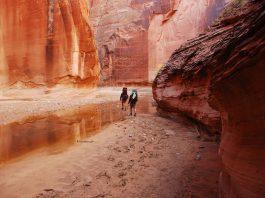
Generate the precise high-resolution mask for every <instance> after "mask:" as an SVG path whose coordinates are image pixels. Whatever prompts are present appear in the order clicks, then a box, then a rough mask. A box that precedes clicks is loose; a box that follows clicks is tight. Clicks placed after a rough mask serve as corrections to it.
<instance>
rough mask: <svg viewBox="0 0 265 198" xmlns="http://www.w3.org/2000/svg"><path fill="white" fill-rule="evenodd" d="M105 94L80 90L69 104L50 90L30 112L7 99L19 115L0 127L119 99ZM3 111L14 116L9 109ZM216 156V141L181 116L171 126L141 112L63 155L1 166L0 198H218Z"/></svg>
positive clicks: (37, 155) (25, 103) (36, 155)
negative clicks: (200, 133) (201, 136)
mask: <svg viewBox="0 0 265 198" xmlns="http://www.w3.org/2000/svg"><path fill="white" fill-rule="evenodd" d="M107 90H108V89H102V90H97V91H94V92H93V91H92V92H90V94H89V96H88V95H87V91H84V92H80V90H79V91H78V93H76V95H74V94H73V92H71V94H70V95H69V97H67V93H65V92H60V93H59V92H56V91H54V93H49V94H48V96H49V97H47V98H45V99H43V97H41V95H38V94H36V98H37V97H39V99H37V100H36V99H35V103H34V105H33V104H31V102H32V101H31V102H29V103H28V101H21V100H20V101H18V102H14V101H12V100H8V101H5V102H6V103H8V105H11V106H12V105H13V107H16V108H19V107H21V113H20V114H19V115H20V116H17V115H15V116H11V117H9V116H8V114H6V118H8V119H5V121H6V122H7V121H10V120H16V119H17V118H21V117H23V116H24V117H26V116H28V115H31V114H34V115H37V114H41V113H43V112H44V113H45V112H48V111H54V110H57V109H59V108H69V107H71V106H79V105H80V106H82V105H83V104H88V103H90V102H92V103H93V102H95V99H96V102H95V103H100V102H103V101H104V102H107V101H111V100H117V96H118V95H119V93H120V92H119V89H117V90H114V91H113V90H111V91H109V92H108V91H107ZM55 93H56V94H55ZM63 93H64V94H65V95H64V94H63ZM140 93H142V95H146V96H147V97H148V95H149V97H151V96H150V89H149V90H148V89H145V88H143V89H142V90H140ZM59 96H60V97H59ZM106 96H107V97H106ZM24 97H25V95H24ZM33 98H34V97H33ZM62 98H63V99H62ZM65 98H67V100H66V99H65ZM69 99H71V100H70V101H69ZM46 100H49V101H50V103H47V101H46ZM44 101H46V102H44ZM2 102H4V101H2ZM16 103H17V104H16ZM57 103H59V104H58V105H57V106H55V107H53V105H54V104H57ZM21 104H23V105H21ZM76 104H77V105H76ZM1 105H3V104H1ZM100 105H101V104H100ZM139 105H140V104H139ZM25 107H27V108H28V109H26V110H25ZM32 107H33V108H32ZM40 107H41V108H43V110H42V111H41V112H39V111H38V108H40ZM35 108H36V109H35ZM112 108H117V110H118V111H120V107H119V106H113V105H112ZM32 109H34V110H32ZM111 111H113V109H111ZM9 112H15V109H11V110H10V111H9ZM100 116H101V117H102V116H104V114H101V115H100ZM68 117H69V116H68ZM70 117H72V116H70ZM77 119H80V118H77ZM66 120H67V122H70V124H71V123H72V122H73V121H71V120H69V118H67V119H65V120H64V122H66ZM82 122H83V121H82V120H81V121H80V123H82ZM48 123H50V121H48ZM60 123H61V121H60ZM73 126H76V125H75V124H73ZM54 127H56V125H55V126H54ZM35 130H37V128H35ZM79 131H80V129H79ZM31 133H35V131H34V130H32V131H31ZM49 138H50V135H49V136H48V140H49ZM23 141H26V140H24V139H23ZM217 149H218V145H217V144H216V143H215V142H206V141H201V140H199V139H198V138H197V133H196V130H195V127H194V126H193V125H192V124H191V123H189V122H188V121H186V120H185V119H183V118H182V117H176V119H175V121H172V120H169V119H166V118H162V117H159V116H158V115H157V114H156V113H155V112H152V111H150V112H142V113H139V114H138V115H137V116H136V117H131V116H126V114H125V117H124V118H123V119H122V120H121V121H117V122H115V120H114V122H113V123H111V124H109V125H107V126H106V127H103V128H101V129H100V131H99V132H98V133H95V134H93V135H91V136H89V137H88V138H86V139H82V141H78V142H76V143H75V144H73V145H71V146H69V147H67V148H66V149H64V150H63V151H60V152H58V153H57V152H50V153H49V154H43V153H38V152H37V153H34V154H32V155H28V156H26V157H23V158H22V159H21V160H16V161H14V162H11V163H7V164H5V165H3V166H1V167H0V195H1V197H3V198H10V197H14V198H16V197H19V198H20V197H41V198H44V197H45V198H50V197H69V198H70V197H71V198H73V197H74V198H75V197H76V198H80V197H88V198H89V197H91V198H92V197H93V198H96V197H97V198H99V197H115V198H116V197H117V198H118V197H121V198H123V197H126V198H149V197H150V198H173V197H176V198H182V197H183V198H186V197H187V198H189V197H201V198H213V197H218V196H217V185H218V184H217V180H218V175H219V162H218V157H217Z"/></svg>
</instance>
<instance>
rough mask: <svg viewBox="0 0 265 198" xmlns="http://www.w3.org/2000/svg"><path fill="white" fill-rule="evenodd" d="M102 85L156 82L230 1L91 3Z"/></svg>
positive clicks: (115, 0) (117, 0)
mask: <svg viewBox="0 0 265 198" xmlns="http://www.w3.org/2000/svg"><path fill="white" fill-rule="evenodd" d="M89 3H90V7H91V9H90V16H91V22H92V24H93V28H94V32H95V36H96V41H97V47H98V52H99V59H100V65H101V81H102V83H103V84H108V83H114V84H115V83H147V82H151V81H152V80H153V79H154V77H155V75H156V73H157V71H158V69H159V68H160V67H161V66H162V64H163V63H164V62H166V60H167V59H168V58H169V57H170V55H171V53H172V52H173V51H174V50H175V49H176V48H178V47H179V46H180V45H181V44H182V43H183V42H184V41H186V40H187V39H190V38H193V37H195V36H196V35H197V34H199V33H200V32H202V31H204V30H205V28H207V26H208V25H209V24H211V23H212V21H213V20H214V19H215V18H216V16H217V15H218V14H219V13H220V11H221V10H222V8H223V7H224V4H225V0H128V1H120V0H97V1H95V0H89Z"/></svg>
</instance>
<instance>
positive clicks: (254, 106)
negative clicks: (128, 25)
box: [153, 0, 265, 198]
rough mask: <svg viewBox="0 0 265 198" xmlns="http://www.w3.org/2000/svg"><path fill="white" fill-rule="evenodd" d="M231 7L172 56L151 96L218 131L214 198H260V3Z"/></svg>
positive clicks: (263, 38) (263, 75) (264, 125)
mask: <svg viewBox="0 0 265 198" xmlns="http://www.w3.org/2000/svg"><path fill="white" fill-rule="evenodd" d="M237 2H239V3H240V1H237ZM235 5H236V6H235V7H233V6H231V7H228V8H227V9H226V12H225V13H226V14H224V15H223V16H222V18H220V22H219V23H217V24H216V25H215V26H214V27H212V28H211V29H210V30H209V31H207V32H206V33H205V34H203V35H201V36H199V37H197V38H194V39H192V40H190V41H189V42H187V43H185V44H184V45H183V46H182V47H181V48H179V49H177V50H176V51H175V52H174V53H173V55H172V56H171V58H170V59H169V61H168V62H167V63H166V64H165V65H164V66H163V67H162V68H161V70H160V71H159V73H158V74H157V76H156V79H155V80H154V83H153V94H154V98H155V100H156V101H157V103H158V106H159V107H160V108H162V109H163V110H166V111H170V112H182V113H183V114H185V115H187V116H188V117H191V118H193V119H194V120H196V121H197V122H198V123H200V125H201V126H202V125H203V126H204V128H205V129H207V130H208V131H209V132H212V133H215V132H221V145H220V149H219V154H220V156H221V159H222V172H221V174H220V197H224V198H239V197H241V198H252V197H253V198H263V197H265V169H264V167H265V159H264V153H265V144H264V143H265V131H264V129H265V103H264V98H265V89H264V79H265V67H264V62H265V58H264V54H265V26H264V24H265V12H264V11H265V0H257V1H249V3H247V4H245V5H244V4H238V5H237V4H235ZM241 6H242V7H241ZM219 112H220V113H219Z"/></svg>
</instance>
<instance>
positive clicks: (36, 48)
mask: <svg viewBox="0 0 265 198" xmlns="http://www.w3.org/2000/svg"><path fill="white" fill-rule="evenodd" d="M88 9H89V8H88V4H87V2H86V1H85V0H79V1H70V0H62V1H55V0H47V1H36V0H34V1H22V0H12V1H10V0H1V1H0V45H1V47H0V83H1V84H2V85H11V84H14V83H17V82H24V83H25V82H32V83H31V84H56V83H60V82H61V83H67V82H74V83H75V82H78V83H82V82H84V83H85V84H90V83H92V84H93V83H95V82H96V80H97V77H98V73H99V67H98V59H97V53H96V47H95V44H94V40H93V34H92V32H91V28H90V24H89V12H88Z"/></svg>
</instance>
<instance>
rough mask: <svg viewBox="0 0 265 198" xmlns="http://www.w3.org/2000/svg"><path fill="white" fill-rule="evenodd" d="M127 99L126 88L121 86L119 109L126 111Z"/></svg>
mask: <svg viewBox="0 0 265 198" xmlns="http://www.w3.org/2000/svg"><path fill="white" fill-rule="evenodd" d="M127 99H128V94H127V88H126V87H123V88H122V93H121V96H120V101H121V106H122V107H121V109H122V110H125V111H126V101H127Z"/></svg>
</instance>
